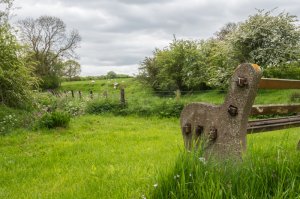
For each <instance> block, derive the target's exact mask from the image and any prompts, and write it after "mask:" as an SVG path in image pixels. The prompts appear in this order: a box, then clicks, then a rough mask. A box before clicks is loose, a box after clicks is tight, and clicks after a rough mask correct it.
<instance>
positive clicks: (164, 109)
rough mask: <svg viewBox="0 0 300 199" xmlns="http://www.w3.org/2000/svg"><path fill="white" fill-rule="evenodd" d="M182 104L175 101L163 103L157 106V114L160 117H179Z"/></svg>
mask: <svg viewBox="0 0 300 199" xmlns="http://www.w3.org/2000/svg"><path fill="white" fill-rule="evenodd" d="M183 107H184V104H183V103H181V102H177V101H171V100H169V101H164V102H163V103H162V104H160V105H158V106H157V113H158V115H159V116H161V117H179V116H180V113H181V111H182V109H183Z"/></svg>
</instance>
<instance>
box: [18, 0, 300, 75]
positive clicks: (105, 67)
mask: <svg viewBox="0 0 300 199" xmlns="http://www.w3.org/2000/svg"><path fill="white" fill-rule="evenodd" d="M15 7H17V8H18V9H16V10H15V15H16V16H15V17H14V18H13V21H17V20H19V19H24V18H27V17H31V18H38V17H39V16H42V15H50V16H56V17H59V18H61V19H62V20H63V21H64V22H65V23H66V25H67V29H68V30H70V31H71V30H72V29H77V30H78V31H79V34H80V35H81V37H82V41H81V43H80V48H78V49H77V50H76V52H77V54H78V55H79V58H80V59H79V60H78V61H79V63H80V64H81V66H82V71H81V75H82V76H96V75H104V74H106V73H107V72H108V71H115V72H117V73H122V74H129V75H133V74H138V67H139V64H140V62H141V61H142V60H143V59H144V58H145V57H148V56H151V55H152V52H153V50H154V49H155V48H163V47H165V46H167V45H168V44H169V43H170V42H172V40H173V37H174V35H175V36H176V38H177V39H207V38H209V37H212V36H213V34H214V33H215V32H216V31H218V30H219V29H220V28H221V27H222V26H223V25H225V24H226V23H228V22H240V21H244V20H246V19H247V17H248V16H249V15H253V14H255V13H256V9H265V10H271V9H274V8H277V10H276V11H278V12H280V11H286V12H289V13H290V14H293V15H296V16H298V18H300V2H299V0H86V1H85V0H15Z"/></svg>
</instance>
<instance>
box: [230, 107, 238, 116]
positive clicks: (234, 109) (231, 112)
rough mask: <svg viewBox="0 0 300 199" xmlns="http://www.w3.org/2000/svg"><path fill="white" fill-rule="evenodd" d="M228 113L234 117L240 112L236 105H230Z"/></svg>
mask: <svg viewBox="0 0 300 199" xmlns="http://www.w3.org/2000/svg"><path fill="white" fill-rule="evenodd" d="M228 113H229V115H231V116H232V117H234V116H237V114H238V108H237V107H235V106H232V105H230V106H229V107H228Z"/></svg>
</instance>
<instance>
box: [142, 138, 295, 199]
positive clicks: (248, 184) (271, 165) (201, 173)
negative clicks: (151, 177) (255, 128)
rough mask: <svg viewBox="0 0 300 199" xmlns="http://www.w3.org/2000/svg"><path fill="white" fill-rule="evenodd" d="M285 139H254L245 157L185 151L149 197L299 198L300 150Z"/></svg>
mask: <svg viewBox="0 0 300 199" xmlns="http://www.w3.org/2000/svg"><path fill="white" fill-rule="evenodd" d="M275 134H276V133H275ZM285 136H288V134H287V135H282V138H284V137H285ZM260 137H264V136H260ZM298 137H299V136H298ZM283 140H284V141H282V142H278V140H277V143H276V145H275V144H274V143H273V144H270V145H267V143H268V140H265V143H266V145H264V146H260V144H261V143H252V144H251V145H250V146H249V149H248V152H247V153H246V154H245V156H244V157H243V160H242V161H234V160H224V161H216V160H213V159H210V160H205V159H204V158H203V157H202V152H201V151H194V152H186V151H182V152H181V153H180V155H179V156H178V158H177V161H176V162H175V164H173V166H170V167H169V168H168V169H165V170H161V171H160V174H159V175H158V178H157V180H156V182H155V187H153V188H151V189H150V192H149V193H148V195H147V198H155V199H159V198H162V199H163V198H180V199H184V198H189V199H190V198H278V199H279V198H280V199H281V198H295V199H297V198H300V151H296V147H295V146H296V144H295V145H293V146H292V145H291V143H290V142H288V141H287V138H285V139H283ZM256 141H258V142H259V139H257V140H256ZM295 143H296V142H295ZM258 146H259V147H258ZM263 148H264V150H263Z"/></svg>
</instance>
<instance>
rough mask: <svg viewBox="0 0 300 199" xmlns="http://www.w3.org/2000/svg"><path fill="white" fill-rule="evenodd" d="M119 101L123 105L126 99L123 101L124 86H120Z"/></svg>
mask: <svg viewBox="0 0 300 199" xmlns="http://www.w3.org/2000/svg"><path fill="white" fill-rule="evenodd" d="M120 102H121V104H122V105H123V106H124V105H125V103H126V101H125V90H124V88H121V90H120Z"/></svg>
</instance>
